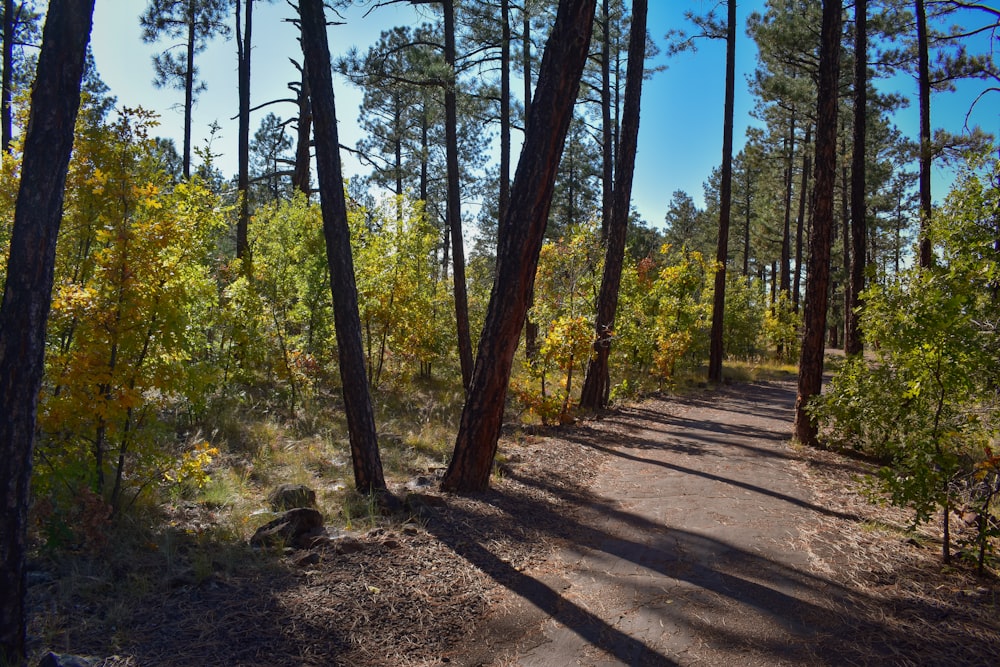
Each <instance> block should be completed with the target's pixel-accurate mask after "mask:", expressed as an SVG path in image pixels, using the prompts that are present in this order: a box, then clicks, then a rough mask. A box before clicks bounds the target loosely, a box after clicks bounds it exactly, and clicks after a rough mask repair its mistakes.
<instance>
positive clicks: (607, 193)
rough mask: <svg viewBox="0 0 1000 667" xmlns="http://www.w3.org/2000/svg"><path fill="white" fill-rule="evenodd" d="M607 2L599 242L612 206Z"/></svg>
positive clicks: (606, 0)
mask: <svg viewBox="0 0 1000 667" xmlns="http://www.w3.org/2000/svg"><path fill="white" fill-rule="evenodd" d="M609 6H610V0H602V4H601V21H602V24H603V26H604V30H603V34H602V39H601V134H602V144H603V146H602V147H601V149H602V150H601V174H602V176H601V239H602V240H605V241H606V240H607V238H608V228H609V226H610V225H611V216H612V215H614V214H613V213H612V210H613V207H614V187H615V166H614V162H613V160H614V148H613V147H614V131H613V129H612V127H611V11H610V9H609Z"/></svg>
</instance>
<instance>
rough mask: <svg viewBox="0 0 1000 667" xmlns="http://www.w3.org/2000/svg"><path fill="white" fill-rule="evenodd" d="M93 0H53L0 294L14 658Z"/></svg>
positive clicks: (0, 475)
mask: <svg viewBox="0 0 1000 667" xmlns="http://www.w3.org/2000/svg"><path fill="white" fill-rule="evenodd" d="M93 12H94V0H51V2H50V3H49V7H48V12H47V15H46V19H45V28H44V30H43V34H42V50H41V53H40V54H39V59H38V67H37V69H36V77H35V88H34V92H33V93H32V96H31V118H30V120H29V121H28V128H27V132H26V135H25V141H24V158H23V160H22V163H21V184H20V189H19V190H18V194H17V203H16V205H15V211H14V224H13V228H12V231H11V238H10V258H9V260H8V262H7V282H6V286H5V288H4V293H3V302H2V304H0V414H2V415H3V419H0V493H2V494H3V506H2V511H0V591H3V594H2V595H0V664H5V665H8V664H9V665H22V664H24V663H25V659H26V647H25V639H26V636H25V623H26V615H25V593H26V590H27V579H26V573H27V570H26V564H27V563H26V553H27V534H26V531H27V521H28V500H29V487H30V483H31V458H32V453H33V449H34V444H35V417H36V415H37V408H38V392H39V390H40V388H41V383H42V373H43V371H44V365H45V325H46V320H47V319H48V315H49V307H50V304H51V301H52V281H53V273H54V270H55V253H56V238H57V237H58V235H59V224H60V221H61V219H62V206H63V192H64V189H65V186H66V172H67V170H68V168H69V158H70V153H71V152H72V149H73V131H74V125H75V123H76V116H77V112H78V111H79V107H80V81H81V79H82V78H83V67H84V60H85V55H86V52H87V43H88V41H89V40H90V28H91V21H92V18H93Z"/></svg>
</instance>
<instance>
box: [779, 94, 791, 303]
mask: <svg viewBox="0 0 1000 667" xmlns="http://www.w3.org/2000/svg"><path fill="white" fill-rule="evenodd" d="M794 161H795V111H794V110H793V111H792V113H791V116H790V118H789V121H788V144H787V150H786V152H785V201H784V210H785V213H784V219H783V224H782V228H781V284H780V286H779V287H780V291H781V293H782V294H784V295H785V296H786V297H787V296H791V292H792V281H791V277H792V190H793V189H794V183H793V181H794V178H793V171H794V170H793V169H792V164H793V163H794Z"/></svg>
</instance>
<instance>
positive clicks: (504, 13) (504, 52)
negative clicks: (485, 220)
mask: <svg viewBox="0 0 1000 667" xmlns="http://www.w3.org/2000/svg"><path fill="white" fill-rule="evenodd" d="M500 33H501V34H500V193H499V198H498V200H497V235H498V236H499V226H500V221H501V220H503V219H504V218H505V217H506V215H507V207H508V206H509V205H510V0H500Z"/></svg>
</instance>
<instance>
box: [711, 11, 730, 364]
mask: <svg viewBox="0 0 1000 667" xmlns="http://www.w3.org/2000/svg"><path fill="white" fill-rule="evenodd" d="M728 5H729V15H728V18H727V25H726V103H725V104H726V106H725V113H724V116H723V121H722V181H721V183H720V184H719V241H718V247H717V249H716V253H715V264H716V268H715V271H716V273H715V294H714V296H713V303H712V336H711V342H710V344H709V356H708V379H709V381H710V382H722V357H723V356H724V355H725V347H724V344H723V343H724V341H723V332H724V324H725V308H726V267H727V265H728V263H729V216H730V213H731V211H732V205H733V115H734V109H735V99H736V0H729V1H728Z"/></svg>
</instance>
